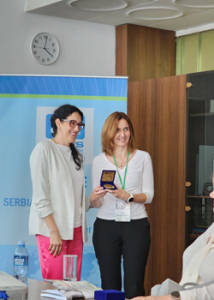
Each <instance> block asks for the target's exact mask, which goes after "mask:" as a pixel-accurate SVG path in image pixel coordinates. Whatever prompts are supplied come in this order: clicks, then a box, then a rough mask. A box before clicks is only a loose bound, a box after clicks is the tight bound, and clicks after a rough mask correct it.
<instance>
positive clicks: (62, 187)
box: [29, 140, 90, 242]
mask: <svg viewBox="0 0 214 300" xmlns="http://www.w3.org/2000/svg"><path fill="white" fill-rule="evenodd" d="M30 168H31V179H32V185H33V197H32V204H31V210H30V218H29V234H30V235H35V234H41V235H44V236H50V232H49V229H48V227H47V225H46V223H45V221H44V220H43V218H44V217H46V216H48V215H50V214H53V217H54V220H55V222H56V225H57V227H58V229H59V232H60V235H61V238H62V239H63V240H72V239H73V229H74V211H75V199H74V193H73V186H74V185H75V180H73V179H72V178H71V173H70V171H69V167H68V165H67V163H66V161H65V159H64V157H63V155H62V153H61V151H60V149H59V148H58V147H57V146H56V144H55V143H54V142H53V141H52V140H47V141H45V142H41V143H38V144H37V145H36V147H35V148H34V150H33V152H32V154H31V156H30ZM79 172H81V174H82V181H83V191H82V195H83V198H82V235H83V242H86V241H87V227H86V214H85V212H86V210H88V209H89V205H90V204H89V199H88V197H86V196H85V188H84V173H83V170H82V168H81V169H80V170H79Z"/></svg>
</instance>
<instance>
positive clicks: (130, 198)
mask: <svg viewBox="0 0 214 300" xmlns="http://www.w3.org/2000/svg"><path fill="white" fill-rule="evenodd" d="M133 201H134V196H133V195H132V194H130V197H129V199H128V200H127V202H129V203H130V202H133Z"/></svg>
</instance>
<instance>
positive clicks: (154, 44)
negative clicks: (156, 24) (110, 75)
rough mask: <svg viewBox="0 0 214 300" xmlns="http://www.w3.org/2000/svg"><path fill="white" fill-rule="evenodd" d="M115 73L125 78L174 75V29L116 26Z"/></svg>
mask: <svg viewBox="0 0 214 300" xmlns="http://www.w3.org/2000/svg"><path fill="white" fill-rule="evenodd" d="M116 75H118V76H128V77H129V81H136V80H146V79H153V78H160V77H166V76H172V75H175V32H174V31H169V30H162V29H156V28H150V27H145V26H138V25H132V24H125V25H120V26H117V27H116Z"/></svg>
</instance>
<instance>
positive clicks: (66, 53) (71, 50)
mask: <svg viewBox="0 0 214 300" xmlns="http://www.w3.org/2000/svg"><path fill="white" fill-rule="evenodd" d="M24 4H25V0H0V74H48V75H92V76H93V75H95V76H96V75H97V76H114V75H115V28H114V27H113V26H108V25H100V24H93V23H87V22H80V21H74V20H68V19H62V18H56V17H49V16H43V15H37V14H32V13H25V12H24ZM39 32H50V33H52V34H54V35H55V36H56V38H57V39H58V42H59V44H60V54H59V57H58V59H57V61H56V62H55V63H53V64H52V65H49V66H42V65H40V64H38V63H37V62H36V61H35V60H34V59H33V57H32V56H31V53H30V43H31V40H32V39H33V37H34V36H35V35H36V34H37V33H39Z"/></svg>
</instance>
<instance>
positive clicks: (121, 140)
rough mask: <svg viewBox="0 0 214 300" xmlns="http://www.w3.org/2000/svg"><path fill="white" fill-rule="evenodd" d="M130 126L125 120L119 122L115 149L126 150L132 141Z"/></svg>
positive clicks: (115, 137)
mask: <svg viewBox="0 0 214 300" xmlns="http://www.w3.org/2000/svg"><path fill="white" fill-rule="evenodd" d="M130 136H131V133H130V129H129V124H128V122H127V121H126V120H125V119H121V120H120V121H119V122H118V127H117V132H116V134H115V136H114V147H119V148H126V147H128V144H129V140H130Z"/></svg>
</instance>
